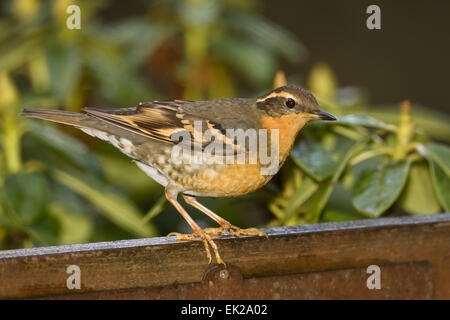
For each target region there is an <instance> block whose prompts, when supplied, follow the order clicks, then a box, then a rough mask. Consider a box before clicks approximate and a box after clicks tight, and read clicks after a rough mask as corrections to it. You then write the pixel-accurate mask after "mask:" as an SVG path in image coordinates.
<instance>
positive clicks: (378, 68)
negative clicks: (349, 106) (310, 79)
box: [263, 0, 450, 112]
mask: <svg viewBox="0 0 450 320" xmlns="http://www.w3.org/2000/svg"><path fill="white" fill-rule="evenodd" d="M371 4H376V5H378V6H379V7H380V9H381V30H368V29H367V28H366V19H367V17H368V16H369V14H366V9H367V7H368V6H369V5H371ZM263 11H264V14H265V15H267V16H268V18H269V19H270V20H272V21H274V22H276V23H277V24H280V25H282V26H284V27H285V28H287V29H289V30H290V31H292V32H294V33H295V34H296V35H297V37H298V38H299V39H300V40H301V41H302V43H303V44H304V45H305V47H306V48H307V49H308V52H309V55H308V58H307V63H306V64H304V65H303V66H302V67H304V68H305V69H304V70H309V69H310V67H311V65H312V64H314V63H315V62H318V61H326V62H327V63H328V64H329V65H330V66H331V67H332V69H333V71H334V72H335V73H336V75H337V78H338V80H339V85H340V86H348V85H356V84H357V85H359V86H363V87H366V89H368V92H369V93H370V97H371V101H372V102H373V103H374V104H384V103H390V102H398V101H401V100H403V99H410V100H411V101H414V102H416V103H419V104H422V105H425V106H427V107H432V108H434V109H438V110H441V111H446V112H448V111H450V107H449V105H448V101H449V100H450V90H449V77H450V63H449V61H448V58H449V57H450V25H449V23H450V22H449V14H450V1H445V0H435V1H422V0H420V1H404V0H401V1H358V0H345V1H332V0H318V1H289V0H278V1H266V2H265V4H264V10H263Z"/></svg>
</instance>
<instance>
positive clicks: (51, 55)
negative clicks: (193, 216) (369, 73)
mask: <svg viewBox="0 0 450 320" xmlns="http://www.w3.org/2000/svg"><path fill="white" fill-rule="evenodd" d="M72 4H75V5H78V6H79V7H80V9H81V10H80V11H81V29H80V30H77V29H74V30H69V29H68V28H67V27H66V21H67V19H68V18H69V16H70V14H71V12H69V13H68V12H67V11H66V10H67V8H68V7H69V6H70V5H72ZM125 6H127V4H125ZM132 6H134V7H135V12H134V13H133V14H124V15H121V14H120V10H121V8H124V4H118V2H116V3H113V2H112V1H81V0H80V1H71V0H58V1H50V0H48V1H44V0H10V1H2V3H1V4H0V9H1V10H2V11H1V15H0V17H1V18H0V121H1V126H0V128H1V144H0V148H1V153H0V186H1V192H0V200H1V203H0V248H16V247H27V246H35V245H56V244H65V243H77V242H89V241H102V240H114V239H122V238H132V237H149V236H155V235H161V234H164V233H167V232H168V231H173V230H174V229H175V228H178V229H186V226H185V225H184V224H183V223H182V222H180V221H182V220H181V219H180V218H179V216H178V214H177V213H175V212H171V215H170V214H169V215H167V218H164V217H163V216H165V215H162V216H158V217H157V218H158V219H156V220H158V221H155V219H154V217H156V216H157V215H158V214H159V213H160V212H161V211H162V210H163V209H164V208H165V205H166V201H165V199H164V197H163V193H162V187H160V186H159V185H158V184H156V183H155V182H153V181H152V180H151V179H149V178H148V177H147V176H146V175H145V174H143V173H142V172H140V171H139V169H137V168H136V167H135V165H134V164H133V163H132V162H131V161H130V159H128V158H126V157H125V156H124V155H122V154H121V153H120V152H117V151H116V150H114V149H113V148H112V147H109V146H107V145H105V144H103V143H98V142H97V141H96V140H94V139H91V138H89V137H86V136H84V135H83V134H80V133H78V132H77V131H76V130H72V129H71V128H64V127H63V126H58V125H53V124H49V123H44V122H40V121H27V120H26V119H22V118H20V117H19V116H18V114H19V112H20V109H21V108H24V107H39V106H42V107H45V108H52V107H53V108H56V107H58V106H64V108H65V109H67V110H72V111H79V110H80V109H81V108H82V107H83V106H107V107H119V106H120V107H125V106H134V105H137V104H138V103H139V102H140V101H146V100H156V99H161V98H165V99H168V98H185V99H210V98H218V97H228V96H235V95H236V94H238V93H240V94H248V93H249V92H251V94H253V93H254V91H255V90H257V91H259V90H261V89H264V88H269V87H270V83H271V80H272V77H273V74H274V73H275V71H276V70H277V69H279V68H280V63H283V62H287V63H291V64H297V63H300V62H301V61H302V58H303V57H304V55H305V50H304V48H303V47H302V45H301V44H300V43H299V42H298V41H297V40H296V39H295V38H294V37H293V36H292V35H291V34H290V33H289V32H287V31H286V30H283V29H282V28H280V27H279V26H277V25H274V24H273V23H271V22H270V21H268V20H266V19H265V18H264V17H262V16H261V15H260V14H258V12H260V11H261V8H260V3H259V2H258V1H246V2H241V1H235V0H234V1H233V0H230V1H206V0H205V1H203V0H196V1H192V0H186V1H153V2H151V3H148V2H147V1H137V2H135V3H134V4H133V5H132ZM117 11H119V17H115V16H117ZM246 91H247V93H246ZM86 144H89V147H87V146H86ZM239 205H241V202H238V203H236V204H229V203H228V202H227V201H218V202H217V203H216V204H215V205H213V206H212V207H213V208H215V209H217V210H218V211H221V210H222V209H225V210H224V211H226V213H225V216H227V212H228V213H229V214H228V218H231V219H233V220H235V221H237V223H244V224H245V223H251V222H246V221H245V219H244V220H243V219H242V218H241V217H239V215H237V214H235V212H239V211H241V210H242V209H238V207H239ZM244 205H245V204H244ZM149 208H151V209H150V210H148V209H149ZM168 209H169V208H168ZM147 210H148V211H147ZM169 211H173V210H171V209H169ZM146 212H147V213H146ZM202 219H204V218H203V217H202ZM200 220H201V219H200ZM256 221H258V219H256ZM206 223H207V222H206V219H205V222H202V220H201V221H200V224H204V225H205V224H206ZM208 223H209V221H208ZM177 224H178V225H177ZM185 231H188V230H185Z"/></svg>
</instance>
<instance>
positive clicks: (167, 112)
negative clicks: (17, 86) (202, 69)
mask: <svg viewBox="0 0 450 320" xmlns="http://www.w3.org/2000/svg"><path fill="white" fill-rule="evenodd" d="M83 111H84V112H85V113H74V112H67V111H57V110H46V109H24V110H23V111H22V115H23V116H27V117H33V118H39V119H44V120H50V121H54V122H59V123H63V124H67V125H71V126H75V127H78V128H80V129H81V130H83V131H84V132H86V133H88V134H90V135H92V136H95V137H98V138H100V139H103V140H106V141H108V142H110V143H112V144H113V145H114V146H115V147H117V148H118V149H120V150H121V151H122V152H124V153H125V154H126V155H128V156H129V157H131V158H132V159H133V160H134V161H135V162H136V163H137V165H138V166H139V168H141V169H142V170H143V171H145V172H146V173H147V174H148V175H149V176H150V177H152V178H153V179H155V180H156V181H157V182H158V183H160V184H162V185H163V186H164V187H165V194H166V197H167V199H168V200H169V201H170V202H171V203H172V204H173V205H174V206H175V207H176V208H177V210H178V211H179V212H180V214H181V215H182V216H183V217H184V218H185V219H186V221H187V222H188V223H189V225H190V226H191V227H192V229H193V230H194V233H193V234H191V235H181V234H178V233H174V235H176V236H177V239H193V238H195V237H199V238H200V239H201V240H202V241H203V243H204V245H205V248H206V253H207V256H208V258H209V260H210V261H211V254H210V251H209V247H212V248H213V250H214V253H215V257H216V260H217V262H218V263H224V262H223V260H222V259H221V257H220V255H219V252H218V249H217V246H216V244H215V243H214V241H213V240H212V237H213V236H219V235H221V234H222V232H223V231H226V232H228V233H229V234H231V235H264V233H263V232H261V231H259V230H256V229H253V228H251V229H245V230H243V229H240V228H238V227H235V226H233V225H231V224H230V223H229V222H228V221H226V220H224V219H223V218H221V217H220V216H218V215H216V214H215V213H214V212H212V211H210V210H209V209H207V208H206V207H204V206H203V205H201V204H200V203H199V202H197V200H196V199H195V196H210V197H224V196H236V195H241V194H245V193H248V192H252V191H254V190H257V189H259V188H260V187H262V186H263V185H264V184H266V183H267V182H268V181H269V180H270V179H271V178H272V176H273V175H274V174H275V173H276V171H275V172H273V173H271V174H263V173H262V171H261V170H262V169H263V168H264V167H265V165H263V164H262V163H261V161H260V154H259V153H258V156H257V158H256V163H250V161H249V159H250V158H251V154H250V149H249V147H248V146H247V145H246V143H245V141H246V140H245V139H244V140H240V141H239V140H238V139H236V138H235V137H231V136H230V135H229V134H228V131H227V130H230V129H234V130H236V129H242V132H244V131H245V130H248V129H250V130H249V131H248V132H250V131H251V130H253V129H254V130H260V129H264V130H266V131H267V132H268V135H269V137H271V136H272V135H274V134H275V133H278V137H279V139H278V141H276V144H277V145H276V146H277V150H278V154H277V156H278V157H277V161H278V163H276V165H277V166H278V167H277V168H279V167H280V166H281V165H282V164H283V162H284V160H285V159H286V157H287V156H288V155H289V153H290V150H291V148H292V145H293V143H294V140H295V137H296V135H297V133H298V132H299V131H300V130H301V129H302V128H303V126H304V125H305V124H306V123H308V122H309V121H310V120H313V119H324V120H334V119H335V118H334V117H333V116H331V115H330V114H328V113H326V112H323V111H321V110H320V109H319V108H318V105H317V101H316V100H315V98H314V96H313V95H312V94H311V93H309V92H308V91H307V90H305V89H302V88H298V87H295V86H284V87H280V88H277V89H275V90H273V91H271V92H269V93H268V94H266V95H264V96H261V97H259V98H256V99H242V98H229V99H217V100H211V101H183V100H173V101H153V102H145V103H141V104H139V105H138V106H137V107H134V108H124V109H115V110H108V109H100V108H84V109H83ZM208 130H209V131H210V132H212V134H213V135H214V137H215V140H214V141H221V142H223V143H224V146H223V150H225V151H224V154H227V152H231V153H232V154H233V155H236V154H243V156H244V158H245V160H246V162H245V163H208V162H201V163H195V161H193V156H192V155H191V156H188V159H187V160H189V161H187V163H185V162H181V163H178V162H177V161H174V160H177V159H176V158H174V157H173V154H172V152H173V151H174V150H175V149H174V148H175V147H176V146H179V145H183V146H184V148H188V149H189V150H200V151H202V152H203V153H202V154H204V152H205V151H207V150H208V148H209V147H210V146H211V141H212V140H211V138H210V139H207V138H206V135H205V134H206V133H207V131H208ZM274 130H277V132H275V131H274ZM186 134H187V136H188V137H189V141H187V143H186V141H183V143H184V144H179V143H178V142H179V140H177V139H174V136H176V135H178V136H180V135H185V136H186ZM274 137H275V136H274ZM249 139H250V138H249ZM257 141H258V148H260V141H261V140H260V136H257ZM271 145H273V143H272V142H271V141H270V139H268V145H267V147H268V148H269V149H270V147H271ZM196 147H198V148H199V149H195V148H196ZM191 148H192V149H191ZM182 150H184V149H182ZM230 150H231V151H230ZM219 151H220V149H215V151H214V152H218V154H220V152H219ZM194 154H195V153H194ZM211 155H212V153H211V154H209V155H208V157H209V158H207V160H211V159H212V158H211ZM214 155H217V154H216V153H214ZM183 160H186V159H185V158H183ZM179 193H181V194H182V195H183V197H184V199H185V200H186V202H187V203H189V204H191V205H193V206H194V207H196V208H198V209H199V210H201V211H202V212H204V213H205V214H207V215H208V216H209V217H211V218H212V219H214V220H215V221H216V222H217V223H218V224H219V225H220V228H208V229H205V230H202V229H201V228H200V227H199V226H198V225H197V224H196V223H195V222H194V220H192V218H191V217H190V216H189V215H188V213H187V212H186V211H185V210H184V208H183V207H182V206H181V205H180V203H179V202H178V201H177V195H178V194H179Z"/></svg>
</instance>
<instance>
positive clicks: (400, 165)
mask: <svg viewBox="0 0 450 320" xmlns="http://www.w3.org/2000/svg"><path fill="white" fill-rule="evenodd" d="M409 167H410V162H409V161H404V160H400V161H397V162H391V163H388V164H384V165H380V166H377V167H372V168H371V169H368V170H365V171H364V172H362V173H361V175H360V176H359V179H358V181H357V182H356V184H355V186H354V188H353V205H354V206H355V208H356V209H357V210H358V211H359V212H361V213H362V214H365V215H367V216H369V217H372V218H376V217H379V216H380V215H381V214H382V213H383V212H385V211H386V210H387V209H388V208H389V207H390V206H391V205H392V204H393V203H394V201H395V200H396V199H397V197H398V196H399V195H400V193H401V191H402V189H403V187H404V185H405V183H406V179H407V177H408V172H409Z"/></svg>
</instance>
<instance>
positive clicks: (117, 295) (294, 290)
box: [0, 214, 450, 299]
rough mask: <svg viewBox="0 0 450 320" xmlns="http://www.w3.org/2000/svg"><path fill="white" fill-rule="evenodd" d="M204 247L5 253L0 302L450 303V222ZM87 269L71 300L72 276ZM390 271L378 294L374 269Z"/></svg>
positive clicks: (146, 245) (327, 227) (136, 244)
mask: <svg viewBox="0 0 450 320" xmlns="http://www.w3.org/2000/svg"><path fill="white" fill-rule="evenodd" d="M265 231H266V232H267V233H268V234H269V239H266V238H264V237H262V238H259V237H243V238H234V237H224V238H222V239H217V240H216V243H217V244H218V246H219V249H220V252H221V255H222V257H223V259H224V260H225V261H226V262H227V264H228V267H227V270H226V271H224V268H223V266H217V265H208V263H207V260H206V257H205V253H204V248H203V245H202V243H201V242H200V241H184V242H177V241H174V240H171V239H169V240H168V239H166V238H152V239H137V240H123V241H115V242H102V243H89V244H81V245H68V246H58V247H45V248H33V249H20V250H9V251H0V298H30V297H44V298H45V297H47V298H65V299H67V298H108V299H130V298H133V299H155V298H158V299H170V298H172V299H178V298H181V299H183V298H189V299H203V298H209V299H211V298H213V299H214V298H221V299H228V298H234V299H240V298H246V299H286V298H287V299H301V298H306V299H309V298H319V299H324V298H325V299H327V298H361V299H366V298H369V299H370V298H386V299H390V298H396V299H425V298H437V299H450V272H449V271H450V214H442V215H430V216H420V217H402V218H382V219H375V220H357V221H352V222H339V223H322V224H315V225H305V226H296V227H283V228H272V229H267V230H265ZM69 265H77V266H79V267H80V269H81V289H80V290H69V289H67V287H66V279H67V277H68V276H69V275H68V274H67V273H66V268H67V267H68V266H69ZM369 265H378V266H380V268H381V279H382V282H381V283H382V288H381V290H369V289H368V288H367V286H366V280H367V278H368V277H369V275H368V274H367V273H366V268H367V267H368V266H369Z"/></svg>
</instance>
